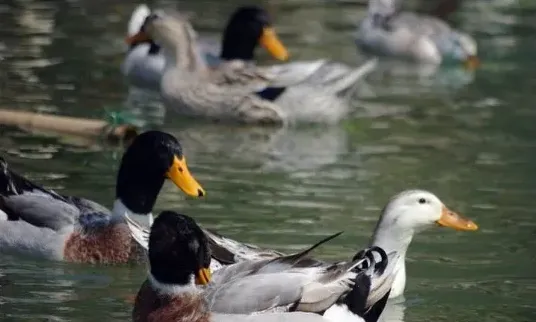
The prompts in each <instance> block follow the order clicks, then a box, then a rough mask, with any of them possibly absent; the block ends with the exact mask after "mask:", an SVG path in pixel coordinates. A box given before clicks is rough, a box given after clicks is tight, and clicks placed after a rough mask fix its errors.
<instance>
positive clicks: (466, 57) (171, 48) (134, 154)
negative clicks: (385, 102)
mask: <svg viewBox="0 0 536 322" xmlns="http://www.w3.org/2000/svg"><path fill="white" fill-rule="evenodd" d="M398 2H399V1H395V0H370V2H369V6H368V12H367V15H366V17H365V18H364V19H363V20H362V21H361V23H360V25H359V27H358V32H357V34H356V39H355V42H356V44H357V46H358V48H359V49H360V50H362V51H363V52H364V53H367V55H369V56H370V57H371V58H370V59H369V60H368V61H366V62H365V63H364V64H363V65H361V66H358V67H350V66H347V65H345V64H341V63H337V62H334V61H330V60H326V59H320V60H315V61H297V62H290V63H282V64H277V65H273V66H259V65H257V64H256V63H255V55H254V54H255V49H256V47H257V46H259V45H260V46H262V47H264V48H265V49H266V50H267V51H268V52H269V53H270V54H271V55H272V56H273V57H274V58H276V59H278V60H281V61H286V60H288V59H289V53H288V52H287V50H286V48H285V46H284V45H283V44H282V42H281V41H280V40H279V38H278V37H277V34H276V32H275V27H274V26H273V24H272V22H271V19H270V17H269V15H268V14H267V13H266V11H265V10H263V9H262V8H260V7H256V6H245V7H240V8H238V9H237V10H236V11H235V12H234V13H233V14H232V16H231V17H230V19H229V21H228V23H227V26H226V28H225V30H224V32H223V37H222V42H221V44H220V45H216V46H214V44H211V43H210V42H206V41H204V40H203V39H199V38H198V36H197V34H196V32H195V30H194V28H193V27H192V25H191V24H190V22H189V19H188V18H187V17H186V15H184V14H181V13H180V12H178V11H174V10H162V9H153V10H151V9H149V7H147V6H146V5H139V6H138V7H137V8H136V9H135V10H134V12H133V14H132V17H131V20H130V22H129V26H128V35H127V38H126V41H127V43H128V44H129V46H130V47H129V50H128V52H127V54H126V57H125V60H124V62H123V65H122V72H123V74H124V75H125V77H126V78H127V79H128V81H129V82H130V83H131V84H132V85H133V86H136V87H140V88H143V89H146V90H150V91H156V92H158V93H159V94H160V95H161V98H162V101H163V102H164V105H165V106H166V107H167V108H169V109H171V110H173V111H175V112H178V113H180V114H182V115H188V116H191V117H199V118H205V119H209V120H212V121H217V122H237V123H246V124H252V125H278V126H287V125H290V124H293V123H299V122H323V123H336V122H339V121H340V120H342V119H344V117H345V116H346V115H347V114H348V113H349V110H350V107H349V104H348V100H349V97H351V95H352V93H353V92H354V91H355V88H356V83H358V81H359V80H361V79H363V78H364V77H365V76H366V75H367V74H369V73H370V72H371V71H372V70H374V68H375V67H376V65H377V64H378V58H377V57H385V56H389V57H391V58H394V59H400V60H412V61H414V62H418V63H423V64H435V65H440V64H447V63H456V64H462V65H463V66H465V67H466V68H475V67H477V66H478V58H477V46H476V43H475V41H474V40H473V39H472V38H471V37H470V36H469V35H467V34H465V33H463V32H461V31H458V30H455V29H453V28H451V27H450V26H449V25H448V24H446V23H445V22H443V21H441V20H439V19H437V18H433V17H430V16H423V15H419V14H416V13H412V12H404V11H400V4H399V3H398ZM215 126H217V125H215ZM166 180H170V181H171V182H172V183H173V184H175V185H176V186H177V187H178V188H179V189H180V190H181V191H182V192H183V193H184V194H185V195H187V196H190V197H194V198H202V197H204V196H205V195H206V192H205V189H204V188H203V186H202V185H201V183H199V182H198V181H197V180H196V179H195V177H194V175H193V174H191V173H190V171H189V169H188V165H187V162H186V151H184V150H183V148H182V146H181V144H180V142H179V141H178V140H177V139H176V138H175V137H174V136H172V135H170V134H168V133H165V132H161V131H156V130H152V131H147V132H144V133H142V134H140V135H138V136H137V137H136V138H135V139H134V140H133V142H132V143H131V144H130V145H129V146H128V147H127V149H126V151H125V152H124V154H123V157H122V159H121V164H120V167H119V170H118V172H117V181H116V190H115V192H116V193H115V198H114V200H113V207H112V209H111V210H109V209H108V208H106V207H104V206H102V205H100V204H98V203H96V202H94V201H91V200H89V199H85V198H82V197H78V196H69V195H63V194H59V193H57V192H55V191H53V190H50V189H47V188H45V187H42V186H40V185H39V184H37V183H34V182H31V181H30V180H28V179H26V178H24V177H23V176H21V175H20V174H18V173H17V172H16V169H12V168H11V167H10V166H9V164H8V163H7V162H6V160H4V159H3V158H1V157H0V252H1V253H16V254H19V255H21V256H27V257H33V258H40V259H47V260H54V261H66V262H73V263H88V264H93V265H98V264H101V265H120V264H125V263H133V264H140V265H144V264H146V265H147V266H148V272H147V278H146V280H145V281H144V282H143V284H142V285H141V287H140V289H139V291H138V294H137V296H136V299H135V302H134V306H133V311H132V321H136V322H144V321H155V322H156V321H181V322H206V321H214V322H224V321H229V322H230V321H251V322H262V321H265V322H286V321H289V322H290V321H296V322H301V321H304V322H305V321H311V322H314V321H333V322H338V321H341V322H345V321H366V322H376V321H378V320H379V319H380V317H381V314H382V312H383V310H384V308H385V306H386V303H387V302H388V300H389V299H393V298H399V297H400V296H401V295H403V293H404V289H405V285H406V269H405V261H406V253H407V251H408V248H409V246H410V243H411V241H412V239H413V236H414V235H415V234H416V233H418V232H420V231H423V230H424V229H427V228H432V227H434V226H443V227H449V228H452V229H455V230H461V231H475V230H477V229H478V226H477V225H476V224H475V223H474V222H472V221H471V220H469V219H466V218H464V217H462V216H461V215H459V214H457V213H456V212H455V211H453V210H451V209H450V208H449V207H447V205H445V204H444V203H443V202H442V201H441V200H440V199H439V197H437V196H436V195H434V194H433V193H431V192H428V191H424V190H406V191H402V192H400V193H398V194H396V195H395V196H393V197H392V198H391V199H390V200H389V201H388V202H387V203H386V205H385V207H384V208H383V210H382V212H381V214H379V219H378V222H377V225H376V228H375V229H374V231H373V232H372V234H371V238H370V242H369V243H368V244H366V245H362V246H361V247H359V248H358V249H356V250H355V254H354V256H353V257H349V258H341V259H340V261H338V262H327V261H324V260H320V259H316V258H314V256H313V254H312V251H313V250H314V249H316V248H317V247H320V246H321V245H322V244H324V243H328V242H329V241H330V240H332V239H334V238H336V237H337V236H339V235H340V234H341V233H337V234H334V235H332V236H328V237H326V238H324V239H322V240H319V241H318V242H317V243H316V244H314V245H311V246H310V247H308V248H306V249H303V250H302V251H300V252H297V253H293V254H285V253H281V252H279V251H276V250H271V249H264V248H260V247H258V246H256V245H252V244H249V243H247V241H236V240H233V239H230V238H227V237H225V236H222V235H220V234H218V233H217V232H214V231H211V230H208V229H205V228H202V227H200V226H199V225H198V224H197V223H196V221H195V220H194V219H193V218H191V217H189V216H186V215H184V214H180V213H177V212H174V211H171V210H166V211H163V212H161V213H160V214H159V215H158V216H153V214H152V212H153V207H154V205H155V202H156V199H157V197H158V194H159V193H160V190H161V188H162V186H163V184H164V182H165V181H166ZM209 190H210V189H209Z"/></svg>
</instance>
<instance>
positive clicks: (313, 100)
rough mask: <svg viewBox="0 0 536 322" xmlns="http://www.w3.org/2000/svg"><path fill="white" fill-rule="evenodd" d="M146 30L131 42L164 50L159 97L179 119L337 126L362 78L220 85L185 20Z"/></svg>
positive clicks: (158, 22)
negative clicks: (148, 43) (325, 82)
mask: <svg viewBox="0 0 536 322" xmlns="http://www.w3.org/2000/svg"><path fill="white" fill-rule="evenodd" d="M142 29H143V30H142V31H140V32H139V33H138V34H136V35H135V36H133V37H131V39H130V42H132V43H133V42H142V41H150V40H154V42H155V43H157V44H158V45H160V46H162V51H163V54H164V56H165V57H166V67H165V71H164V74H163V76H162V78H161V82H160V92H161V95H162V98H163V101H164V104H165V105H166V106H168V107H169V108H172V109H174V110H176V111H179V112H180V113H181V114H186V115H192V116H197V117H204V118H208V119H212V120H216V121H233V122H241V123H251V124H283V123H294V122H324V123H335V122H338V121H340V120H341V119H342V118H343V117H344V116H346V115H347V113H348V112H349V108H350V106H349V104H348V99H347V98H348V97H347V95H348V94H349V92H350V91H351V90H352V89H353V87H354V84H355V82H356V80H357V79H358V78H359V77H361V75H362V71H361V70H359V71H356V72H355V73H354V74H352V75H350V76H349V77H344V78H341V79H339V80H337V81H336V82H332V83H330V85H329V86H326V85H317V86H309V85H306V84H303V85H301V84H298V85H296V86H287V87H271V86H268V87H266V86H261V87H257V86H252V84H250V83H248V84H245V85H243V84H221V83H217V82H214V81H213V80H212V79H211V75H210V73H208V74H207V73H205V72H206V69H205V68H204V67H206V66H203V64H202V63H200V62H199V61H198V60H196V59H195V57H196V54H195V52H196V48H195V46H194V40H195V38H196V36H195V32H194V30H193V29H192V27H191V25H190V23H189V22H188V21H187V20H186V19H184V18H182V17H181V16H179V15H178V14H177V15H174V16H170V15H168V14H164V13H163V12H162V13H158V14H153V15H151V16H149V17H148V18H147V19H146V21H145V23H144V27H143V28H142ZM260 84H262V82H260Z"/></svg>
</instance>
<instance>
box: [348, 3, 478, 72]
mask: <svg viewBox="0 0 536 322" xmlns="http://www.w3.org/2000/svg"><path fill="white" fill-rule="evenodd" d="M400 2H401V1H400V0H369V4H368V12H367V15H366V17H365V18H364V19H363V20H362V21H361V23H360V25H359V28H358V31H357V36H356V44H357V46H358V47H359V48H360V49H361V50H363V51H364V52H366V53H372V54H374V55H382V56H391V57H397V58H403V59H409V60H413V61H416V62H419V63H426V64H433V65H439V64H442V63H449V62H462V63H464V64H465V66H466V67H467V68H469V69H474V68H476V67H477V66H478V65H479V60H478V57H477V44H476V42H475V40H474V39H473V38H472V37H471V36H469V35H468V34H466V33H464V32H461V31H459V30H456V29H453V28H451V27H450V26H449V25H448V24H447V23H446V22H444V21H442V20H440V19H438V18H435V17H432V16H426V15H422V14H417V13H414V12H402V11H400V10H399V8H398V7H399V4H400Z"/></svg>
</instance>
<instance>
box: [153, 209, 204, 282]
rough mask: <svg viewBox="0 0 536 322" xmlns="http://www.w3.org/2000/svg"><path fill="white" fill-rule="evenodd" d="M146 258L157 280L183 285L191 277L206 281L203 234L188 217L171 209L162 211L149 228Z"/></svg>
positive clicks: (198, 280)
mask: <svg viewBox="0 0 536 322" xmlns="http://www.w3.org/2000/svg"><path fill="white" fill-rule="evenodd" d="M149 261H150V264H151V274H152V275H153V277H154V278H155V279H156V280H157V281H159V282H161V283H166V284H179V285H186V284H188V283H189V282H190V280H191V276H195V277H196V281H197V283H198V284H207V283H208V281H209V280H210V270H209V266H210V248H209V246H208V239H207V237H206V236H205V234H204V233H203V231H202V230H201V228H199V226H198V225H197V224H196V222H195V221H194V220H193V219H192V218H190V217H188V216H185V215H181V214H178V213H176V212H173V211H164V212H162V213H161V214H160V215H159V216H158V217H157V218H156V219H155V221H154V223H153V225H152V227H151V235H150V236H149Z"/></svg>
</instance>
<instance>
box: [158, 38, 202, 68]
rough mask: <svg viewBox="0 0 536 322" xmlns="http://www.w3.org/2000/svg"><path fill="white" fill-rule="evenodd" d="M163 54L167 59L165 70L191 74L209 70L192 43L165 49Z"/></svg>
mask: <svg viewBox="0 0 536 322" xmlns="http://www.w3.org/2000/svg"><path fill="white" fill-rule="evenodd" d="M162 52H163V54H164V57H165V70H179V71H181V72H190V73H204V72H206V71H207V70H208V67H207V65H206V63H205V61H204V60H203V58H202V57H201V55H200V53H199V52H198V50H197V48H195V46H194V45H193V44H191V43H190V42H185V43H184V45H175V46H173V47H167V48H163V50H162Z"/></svg>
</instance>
